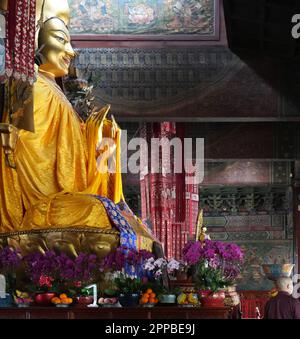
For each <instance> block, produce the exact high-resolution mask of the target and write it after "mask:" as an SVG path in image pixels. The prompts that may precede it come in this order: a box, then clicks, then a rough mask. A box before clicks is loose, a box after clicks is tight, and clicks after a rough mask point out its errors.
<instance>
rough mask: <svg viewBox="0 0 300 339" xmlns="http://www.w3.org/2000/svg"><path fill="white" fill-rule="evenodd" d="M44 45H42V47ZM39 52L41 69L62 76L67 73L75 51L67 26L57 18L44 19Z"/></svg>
mask: <svg viewBox="0 0 300 339" xmlns="http://www.w3.org/2000/svg"><path fill="white" fill-rule="evenodd" d="M43 46H44V47H43ZM39 47H40V48H41V51H40V53H41V54H42V55H43V58H44V60H43V63H42V65H41V66H40V69H41V70H44V71H46V72H50V73H52V74H54V76H55V77H62V76H65V75H67V74H68V71H69V66H70V62H71V59H72V58H74V56H75V52H74V50H73V48H72V46H71V39H70V34H69V31H68V28H67V27H66V26H65V24H64V22H63V21H61V20H60V19H58V18H52V19H50V20H49V21H46V22H45V24H44V27H43V29H42V30H41V31H40V36H39Z"/></svg>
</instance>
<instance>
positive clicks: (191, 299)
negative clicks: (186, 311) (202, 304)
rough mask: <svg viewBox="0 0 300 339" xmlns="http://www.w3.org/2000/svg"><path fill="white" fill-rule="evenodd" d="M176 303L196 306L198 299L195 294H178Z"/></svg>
mask: <svg viewBox="0 0 300 339" xmlns="http://www.w3.org/2000/svg"><path fill="white" fill-rule="evenodd" d="M177 302H178V304H179V305H197V304H198V297H197V294H195V293H180V294H179V296H178V297H177Z"/></svg>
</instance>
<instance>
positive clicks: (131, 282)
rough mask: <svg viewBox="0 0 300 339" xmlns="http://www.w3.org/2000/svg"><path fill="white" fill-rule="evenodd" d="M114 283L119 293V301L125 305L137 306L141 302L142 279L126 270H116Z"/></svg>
mask: <svg viewBox="0 0 300 339" xmlns="http://www.w3.org/2000/svg"><path fill="white" fill-rule="evenodd" d="M113 283H114V285H115V286H116V288H117V290H118V293H119V297H118V298H119V302H120V304H121V305H122V306H123V307H136V306H138V304H139V299H140V294H141V289H142V280H141V279H140V278H138V277H134V276H130V275H127V274H125V273H124V272H120V271H119V272H115V273H114V278H113Z"/></svg>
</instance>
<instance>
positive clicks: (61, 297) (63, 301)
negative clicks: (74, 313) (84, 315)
mask: <svg viewBox="0 0 300 339" xmlns="http://www.w3.org/2000/svg"><path fill="white" fill-rule="evenodd" d="M51 302H52V303H53V304H55V305H58V304H64V305H70V304H72V302H73V299H72V298H69V297H68V296H67V295H66V294H65V293H62V294H60V295H59V297H54V298H52V299H51Z"/></svg>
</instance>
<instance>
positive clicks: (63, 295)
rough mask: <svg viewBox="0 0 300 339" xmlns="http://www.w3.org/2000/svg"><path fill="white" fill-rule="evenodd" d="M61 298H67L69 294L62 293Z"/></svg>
mask: <svg viewBox="0 0 300 339" xmlns="http://www.w3.org/2000/svg"><path fill="white" fill-rule="evenodd" d="M59 297H60V299H67V298H68V296H67V295H66V293H62V294H60V295H59Z"/></svg>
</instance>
